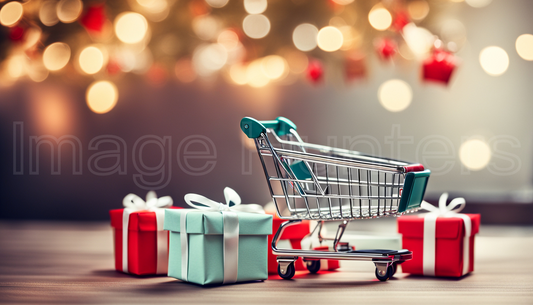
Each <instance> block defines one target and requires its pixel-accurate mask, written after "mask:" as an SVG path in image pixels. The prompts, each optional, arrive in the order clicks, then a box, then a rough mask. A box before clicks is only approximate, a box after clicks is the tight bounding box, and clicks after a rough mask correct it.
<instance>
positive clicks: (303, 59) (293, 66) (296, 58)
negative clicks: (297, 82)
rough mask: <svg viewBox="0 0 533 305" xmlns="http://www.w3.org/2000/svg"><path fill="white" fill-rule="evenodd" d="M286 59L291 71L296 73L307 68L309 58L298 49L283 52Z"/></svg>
mask: <svg viewBox="0 0 533 305" xmlns="http://www.w3.org/2000/svg"><path fill="white" fill-rule="evenodd" d="M285 58H286V59H287V64H288V65H289V69H290V70H291V72H292V73H295V74H298V73H302V72H304V71H305V69H307V66H308V65H309V59H308V58H307V56H305V54H303V53H302V52H299V51H291V52H288V53H287V54H285Z"/></svg>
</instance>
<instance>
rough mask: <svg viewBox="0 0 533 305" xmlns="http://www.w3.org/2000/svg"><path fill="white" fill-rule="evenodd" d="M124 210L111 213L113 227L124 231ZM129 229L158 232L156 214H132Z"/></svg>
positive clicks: (140, 212)
mask: <svg viewBox="0 0 533 305" xmlns="http://www.w3.org/2000/svg"><path fill="white" fill-rule="evenodd" d="M170 209H181V208H180V207H170ZM123 214H124V209H115V210H110V211H109V216H110V217H111V227H113V228H115V229H120V230H121V229H122V215H123ZM128 227H129V228H128V229H129V230H132V231H157V224H156V220H155V212H152V211H148V210H142V211H135V212H133V213H131V214H130V220H129V225H128Z"/></svg>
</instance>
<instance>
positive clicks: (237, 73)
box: [229, 64, 248, 85]
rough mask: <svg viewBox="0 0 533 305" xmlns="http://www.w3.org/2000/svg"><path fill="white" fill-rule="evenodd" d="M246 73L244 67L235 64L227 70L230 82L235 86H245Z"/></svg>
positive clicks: (246, 80)
mask: <svg viewBox="0 0 533 305" xmlns="http://www.w3.org/2000/svg"><path fill="white" fill-rule="evenodd" d="M246 73H247V69H246V66H244V65H241V64H235V65H233V66H231V68H230V69H229V76H230V78H231V80H232V81H233V82H234V83H235V84H237V85H246V83H247V82H248V79H247V75H246Z"/></svg>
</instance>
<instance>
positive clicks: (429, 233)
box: [420, 193, 472, 276]
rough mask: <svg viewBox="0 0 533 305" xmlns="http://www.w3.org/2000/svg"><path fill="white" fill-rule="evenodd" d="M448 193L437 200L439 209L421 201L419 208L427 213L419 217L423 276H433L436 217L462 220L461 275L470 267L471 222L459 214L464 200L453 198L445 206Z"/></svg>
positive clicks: (468, 218)
mask: <svg viewBox="0 0 533 305" xmlns="http://www.w3.org/2000/svg"><path fill="white" fill-rule="evenodd" d="M447 200H448V193H443V194H442V195H441V196H440V198H439V207H436V206H434V205H432V204H431V203H429V202H427V201H422V205H421V208H422V209H425V210H427V211H429V213H425V214H422V215H420V217H424V240H423V255H422V261H423V262H422V268H423V269H422V270H423V274H424V275H430V276H435V248H436V239H435V233H436V228H437V218H438V217H449V218H453V217H457V218H461V219H462V220H463V223H464V226H465V236H464V238H463V270H462V275H465V274H466V273H467V272H468V269H469V267H470V236H471V235H472V220H471V219H470V217H468V216H467V215H465V214H459V212H460V211H461V210H462V209H463V208H464V207H465V205H466V201H465V199H464V198H455V199H453V200H452V201H451V202H450V204H448V205H447V204H446V201H447ZM456 207H457V209H455V208H456ZM454 209H455V210H454Z"/></svg>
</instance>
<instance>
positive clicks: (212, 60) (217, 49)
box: [192, 43, 228, 76]
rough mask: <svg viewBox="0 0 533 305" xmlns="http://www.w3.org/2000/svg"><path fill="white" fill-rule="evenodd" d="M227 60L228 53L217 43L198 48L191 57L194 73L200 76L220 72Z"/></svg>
mask: <svg viewBox="0 0 533 305" xmlns="http://www.w3.org/2000/svg"><path fill="white" fill-rule="evenodd" d="M227 60H228V51H226V49H225V48H224V47H223V46H221V45H220V44H218V43H212V44H209V45H201V46H199V47H198V48H196V50H195V51H194V54H193V57H192V62H193V65H194V68H195V70H196V72H197V73H198V74H199V75H202V76H208V75H210V74H212V73H213V72H216V71H218V70H220V69H221V68H222V67H223V66H224V65H225V64H226V62H227Z"/></svg>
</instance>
